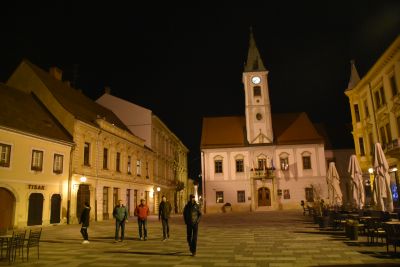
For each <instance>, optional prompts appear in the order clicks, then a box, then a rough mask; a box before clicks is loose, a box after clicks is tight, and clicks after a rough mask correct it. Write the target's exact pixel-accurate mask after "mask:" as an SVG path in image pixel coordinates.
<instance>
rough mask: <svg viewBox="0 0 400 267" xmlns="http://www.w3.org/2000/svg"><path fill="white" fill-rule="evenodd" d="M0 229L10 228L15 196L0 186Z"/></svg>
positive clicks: (12, 220)
mask: <svg viewBox="0 0 400 267" xmlns="http://www.w3.org/2000/svg"><path fill="white" fill-rule="evenodd" d="M0 203H1V209H0V231H1V230H2V229H12V227H13V224H14V212H15V197H14V195H13V193H11V192H10V191H8V190H7V189H5V188H3V187H0Z"/></svg>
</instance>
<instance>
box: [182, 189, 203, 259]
mask: <svg viewBox="0 0 400 267" xmlns="http://www.w3.org/2000/svg"><path fill="white" fill-rule="evenodd" d="M189 199H190V200H189V202H188V203H187V204H186V206H185V208H184V209H183V218H184V219H185V224H186V230H187V242H188V244H189V248H190V252H192V256H195V255H196V245H197V233H198V229H199V227H198V226H199V221H200V217H201V211H200V206H199V205H198V204H197V203H196V199H195V197H194V195H190V197H189Z"/></svg>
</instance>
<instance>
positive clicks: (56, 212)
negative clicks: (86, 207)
mask: <svg viewBox="0 0 400 267" xmlns="http://www.w3.org/2000/svg"><path fill="white" fill-rule="evenodd" d="M60 211H61V195H60V194H54V195H52V196H51V211H50V223H60Z"/></svg>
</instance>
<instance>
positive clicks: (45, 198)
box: [0, 84, 73, 230]
mask: <svg viewBox="0 0 400 267" xmlns="http://www.w3.org/2000/svg"><path fill="white" fill-rule="evenodd" d="M0 105H1V107H2V108H1V109H0V203H1V209H0V230H4V229H12V228H15V227H25V226H29V225H49V224H58V223H65V222H66V218H67V206H68V180H69V179H68V176H69V166H70V154H71V151H72V147H73V141H72V136H70V135H69V134H68V133H66V131H65V129H63V128H62V127H61V126H60V125H59V124H58V123H57V122H56V121H55V120H54V118H53V117H52V116H51V114H50V113H49V112H48V111H47V110H46V109H45V108H43V107H42V105H41V104H40V103H39V101H38V100H37V99H35V97H33V96H32V95H30V94H27V93H25V92H22V91H20V90H17V89H15V88H11V87H8V86H6V85H4V84H0Z"/></svg>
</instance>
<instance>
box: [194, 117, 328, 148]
mask: <svg viewBox="0 0 400 267" xmlns="http://www.w3.org/2000/svg"><path fill="white" fill-rule="evenodd" d="M272 128H273V134H274V143H273V144H275V145H294V144H315V143H324V139H323V137H322V136H321V135H319V133H318V132H317V130H316V129H315V127H314V125H313V124H312V123H311V121H310V119H309V118H308V116H307V114H306V113H305V112H301V113H284V114H272ZM248 145H249V143H248V142H247V137H246V119H245V117H244V116H232V117H207V118H203V127H202V135H201V145H200V146H201V148H217V147H244V146H248Z"/></svg>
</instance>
